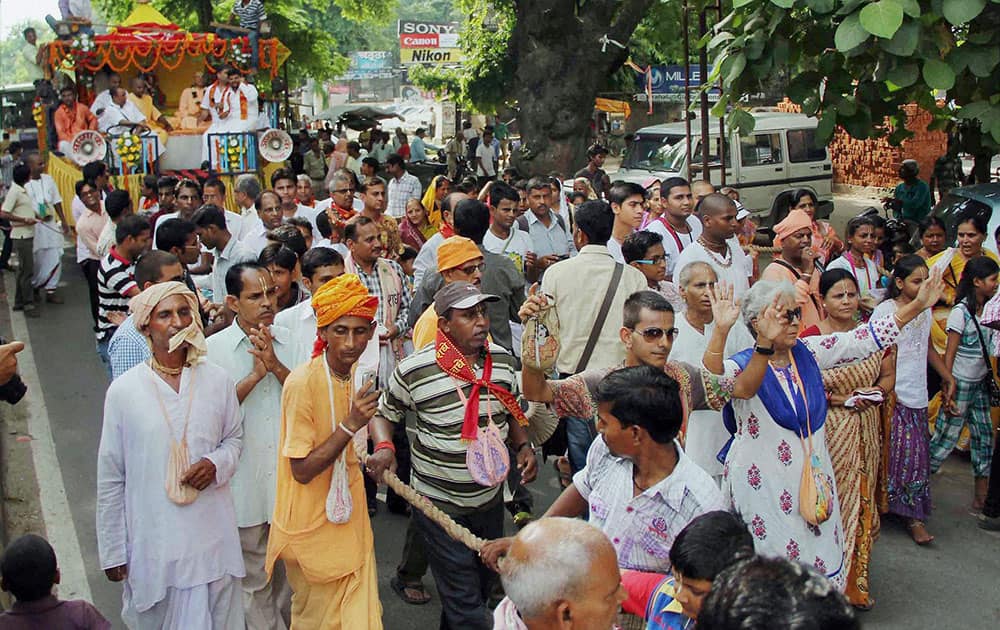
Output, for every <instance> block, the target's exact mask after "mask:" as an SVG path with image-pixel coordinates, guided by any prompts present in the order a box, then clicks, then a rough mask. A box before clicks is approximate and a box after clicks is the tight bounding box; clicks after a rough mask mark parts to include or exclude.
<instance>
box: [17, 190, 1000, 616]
mask: <svg viewBox="0 0 1000 630" xmlns="http://www.w3.org/2000/svg"><path fill="white" fill-rule="evenodd" d="M869 204H870V202H868V201H866V200H856V199H848V198H839V199H838V203H837V206H838V211H837V212H836V215H835V217H834V224H835V226H836V227H837V228H838V230H841V229H842V227H843V224H844V222H846V220H847V218H849V217H851V216H853V215H854V214H856V213H857V212H859V211H860V210H861V209H862V208H864V207H865V206H867V205H869ZM67 251H69V250H67ZM65 266H66V268H65V272H64V280H65V281H66V283H67V284H68V286H67V287H66V289H65V298H66V304H63V305H58V306H57V305H46V306H45V308H44V311H43V315H42V317H41V318H40V319H36V320H30V321H29V322H28V330H29V332H30V340H29V341H30V344H31V347H32V349H33V351H34V353H35V361H36V363H37V366H38V373H39V375H40V379H41V384H42V387H41V389H42V392H43V395H44V402H45V403H46V406H47V409H48V414H49V421H50V422H51V428H52V434H53V438H54V441H55V448H56V454H57V456H58V462H59V470H57V471H47V472H49V473H52V474H55V475H57V476H61V480H62V483H63V484H64V485H65V488H66V493H67V496H68V497H69V506H70V511H71V518H72V522H73V524H74V525H75V528H76V533H77V537H78V540H79V546H80V549H81V551H82V558H76V559H74V558H65V557H64V558H60V561H61V563H62V564H63V565H67V564H68V563H74V562H75V563H80V562H81V561H82V564H83V568H84V570H85V571H86V576H87V579H88V581H89V587H90V591H91V593H92V597H93V601H94V603H95V604H96V605H97V606H98V607H99V608H100V609H101V610H102V611H104V612H105V614H106V615H107V616H108V617H109V618H112V619H114V620H116V621H117V618H118V615H117V613H118V611H119V609H120V601H121V600H120V596H121V592H120V588H119V587H118V586H116V585H114V584H111V583H109V582H107V581H106V580H105V579H104V575H103V573H102V572H101V571H100V570H99V568H98V562H97V553H96V541H95V533H94V491H95V455H96V452H97V445H98V441H99V439H100V428H101V407H102V402H103V394H104V389H105V387H106V380H105V376H104V371H103V369H102V367H101V365H100V362H99V360H98V359H97V356H96V354H95V352H94V342H93V335H92V333H91V332H90V326H91V323H90V318H89V314H88V310H87V297H86V292H85V288H84V286H85V285H84V282H83V277H82V275H81V274H80V272H79V270H78V269H77V267H76V265H75V263H74V262H73V261H72V260H71V259H70V257H69V256H67V258H66V259H65ZM18 316H20V315H18ZM542 471H543V473H542V476H541V478H540V479H539V480H538V481H537V482H535V484H533V487H532V490H533V492H534V493H535V495H536V501H537V504H538V505H539V506H541V509H544V507H545V506H547V505H548V504H549V503H550V502H551V501H552V500H553V499H554V497H555V495H556V481H555V479H554V475H553V474H552V471H551V468H550V467H549V466H543V467H542ZM971 487H972V481H971V476H970V473H969V464H968V463H967V461H966V460H963V459H962V458H960V457H958V456H955V457H953V458H952V459H951V460H950V461H949V462H947V464H946V466H945V468H944V471H943V472H942V473H941V474H940V475H938V476H936V477H935V478H934V480H933V491H934V497H935V504H936V506H935V507H936V511H935V515H934V518H933V519H932V521H931V530H932V532H933V533H934V534H936V535H937V541H936V542H935V543H934V544H933V545H932V546H931V547H928V548H918V547H916V546H915V545H914V544H913V543H912V542H910V540H909V538H908V536H907V535H906V532H905V531H904V530H903V528H902V527H901V526H900V525H899V524H898V523H895V522H888V523H886V524H885V525H884V526H883V530H882V537H881V539H880V540H879V541H878V543H877V544H876V545H875V551H874V562H873V566H872V582H873V585H874V594H875V596H876V598H877V599H878V605H877V606H876V607H875V610H874V611H872V612H870V613H867V614H865V615H864V617H863V618H864V621H865V626H866V627H868V628H879V629H883V628H884V629H890V628H891V629H896V628H899V629H903V628H934V627H955V628H970V629H971V628H995V627H998V625H1000V599H998V598H997V593H998V590H997V589H998V587H997V583H998V578H1000V553H998V547H1000V536H997V535H993V534H988V533H986V532H984V531H982V530H980V529H978V528H977V527H976V526H975V522H974V519H973V517H972V516H970V515H969V513H968V510H967V506H968V502H969V500H970V494H971ZM383 507H384V506H383ZM405 525H406V523H405V519H404V518H403V517H399V516H394V515H390V514H388V513H387V512H386V511H385V510H382V511H380V512H379V514H378V516H377V517H376V518H375V521H374V527H375V542H376V556H377V559H378V566H379V587H380V591H381V593H382V601H383V604H384V606H385V625H386V628H388V629H392V630H397V629H398V630H409V629H426V628H428V627H433V626H434V625H436V621H437V615H438V610H439V609H438V607H437V604H436V593H435V602H432V603H431V604H430V605H427V606H422V607H417V606H407V605H405V604H403V603H402V602H400V600H399V599H398V598H397V597H395V596H394V595H393V593H392V591H391V589H390V588H389V578H390V576H391V575H392V573H393V570H394V567H395V565H396V563H397V562H398V559H399V554H400V550H401V548H402V538H403V533H404V531H405ZM426 583H427V584H428V585H429V586H430V587H431V588H432V590H433V581H432V580H431V579H429V578H428V579H427V580H426Z"/></svg>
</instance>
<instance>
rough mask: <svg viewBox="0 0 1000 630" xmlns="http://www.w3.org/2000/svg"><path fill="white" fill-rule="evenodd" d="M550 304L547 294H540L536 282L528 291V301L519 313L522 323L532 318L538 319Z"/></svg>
mask: <svg viewBox="0 0 1000 630" xmlns="http://www.w3.org/2000/svg"><path fill="white" fill-rule="evenodd" d="M548 304H549V300H548V298H546V297H545V294H543V293H539V286H538V283H537V282H536V283H534V284H532V285H531V288H530V289H528V299H526V300H525V301H524V304H522V305H521V308H520V310H518V311H517V316H518V317H520V318H521V322H522V323H523V322H526V321H528V320H529V319H531V318H532V317H538V315H539V314H540V313H541V312H542V309H543V308H545V307H546V306H548Z"/></svg>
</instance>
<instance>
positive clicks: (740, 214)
mask: <svg viewBox="0 0 1000 630" xmlns="http://www.w3.org/2000/svg"><path fill="white" fill-rule="evenodd" d="M733 203H734V204H736V220H737V221H742V220H743V219H745V218H747V217H748V216H750V211H749V210H747V207H746V206H744V205H743V204H742V203H740V202H738V201H734V202H733Z"/></svg>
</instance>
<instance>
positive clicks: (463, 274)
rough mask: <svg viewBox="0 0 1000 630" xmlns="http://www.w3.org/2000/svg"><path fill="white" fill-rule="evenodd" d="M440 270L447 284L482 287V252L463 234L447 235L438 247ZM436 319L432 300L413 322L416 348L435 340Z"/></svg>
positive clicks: (414, 345)
mask: <svg viewBox="0 0 1000 630" xmlns="http://www.w3.org/2000/svg"><path fill="white" fill-rule="evenodd" d="M438 272H439V273H440V274H441V277H442V278H443V279H444V283H445V284H446V285H447V284H451V283H452V282H459V281H462V282H471V283H472V284H474V285H476V286H480V285H481V284H482V278H483V253H482V252H481V251H479V248H478V247H476V244H475V243H474V242H472V239H468V238H465V237H464V236H452V237H450V238H446V239H445V240H444V242H443V243H441V246H440V247H438ZM437 318H438V316H437V313H436V312H435V311H434V304H433V303H431V304H430V305H429V306H428V307H427V309H426V310H424V312H423V313H422V314H421V315H420V318H419V319H418V320H417V323H416V324H414V325H413V347H414V349H416V350H419V349H421V348H423V347H424V346H426V345H429V344H432V343H434V337H435V335H437Z"/></svg>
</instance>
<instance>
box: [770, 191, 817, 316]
mask: <svg viewBox="0 0 1000 630" xmlns="http://www.w3.org/2000/svg"><path fill="white" fill-rule="evenodd" d="M774 245H775V247H780V248H781V254H780V255H779V256H777V257H776V258H774V259H773V260H772V261H771V264H770V265H768V266H767V267H765V268H764V273H763V274H761V277H760V279H761V280H771V281H789V282H791V283H792V284H794V285H795V293H796V301H797V302H798V304H799V306H800V307H801V308H802V318H801V319H800V320H799V321H800V326H801V329H802V330H805V329H806V328H809V327H810V326H816V325H818V324H819V322H820V321H821V320H822V319H823V318H824V317H825V314H824V312H823V297H822V294H821V293H820V290H819V277H820V275H822V273H823V269H822V267H820V266H819V263H818V262H817V260H816V258H817V254H816V252H815V251H814V250H813V244H812V219H810V218H809V215H808V214H806V213H805V212H803V211H802V210H792V211H791V212H789V213H788V216H787V217H785V219H784V221H782V222H781V223H779V224H777V225H775V226H774Z"/></svg>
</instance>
